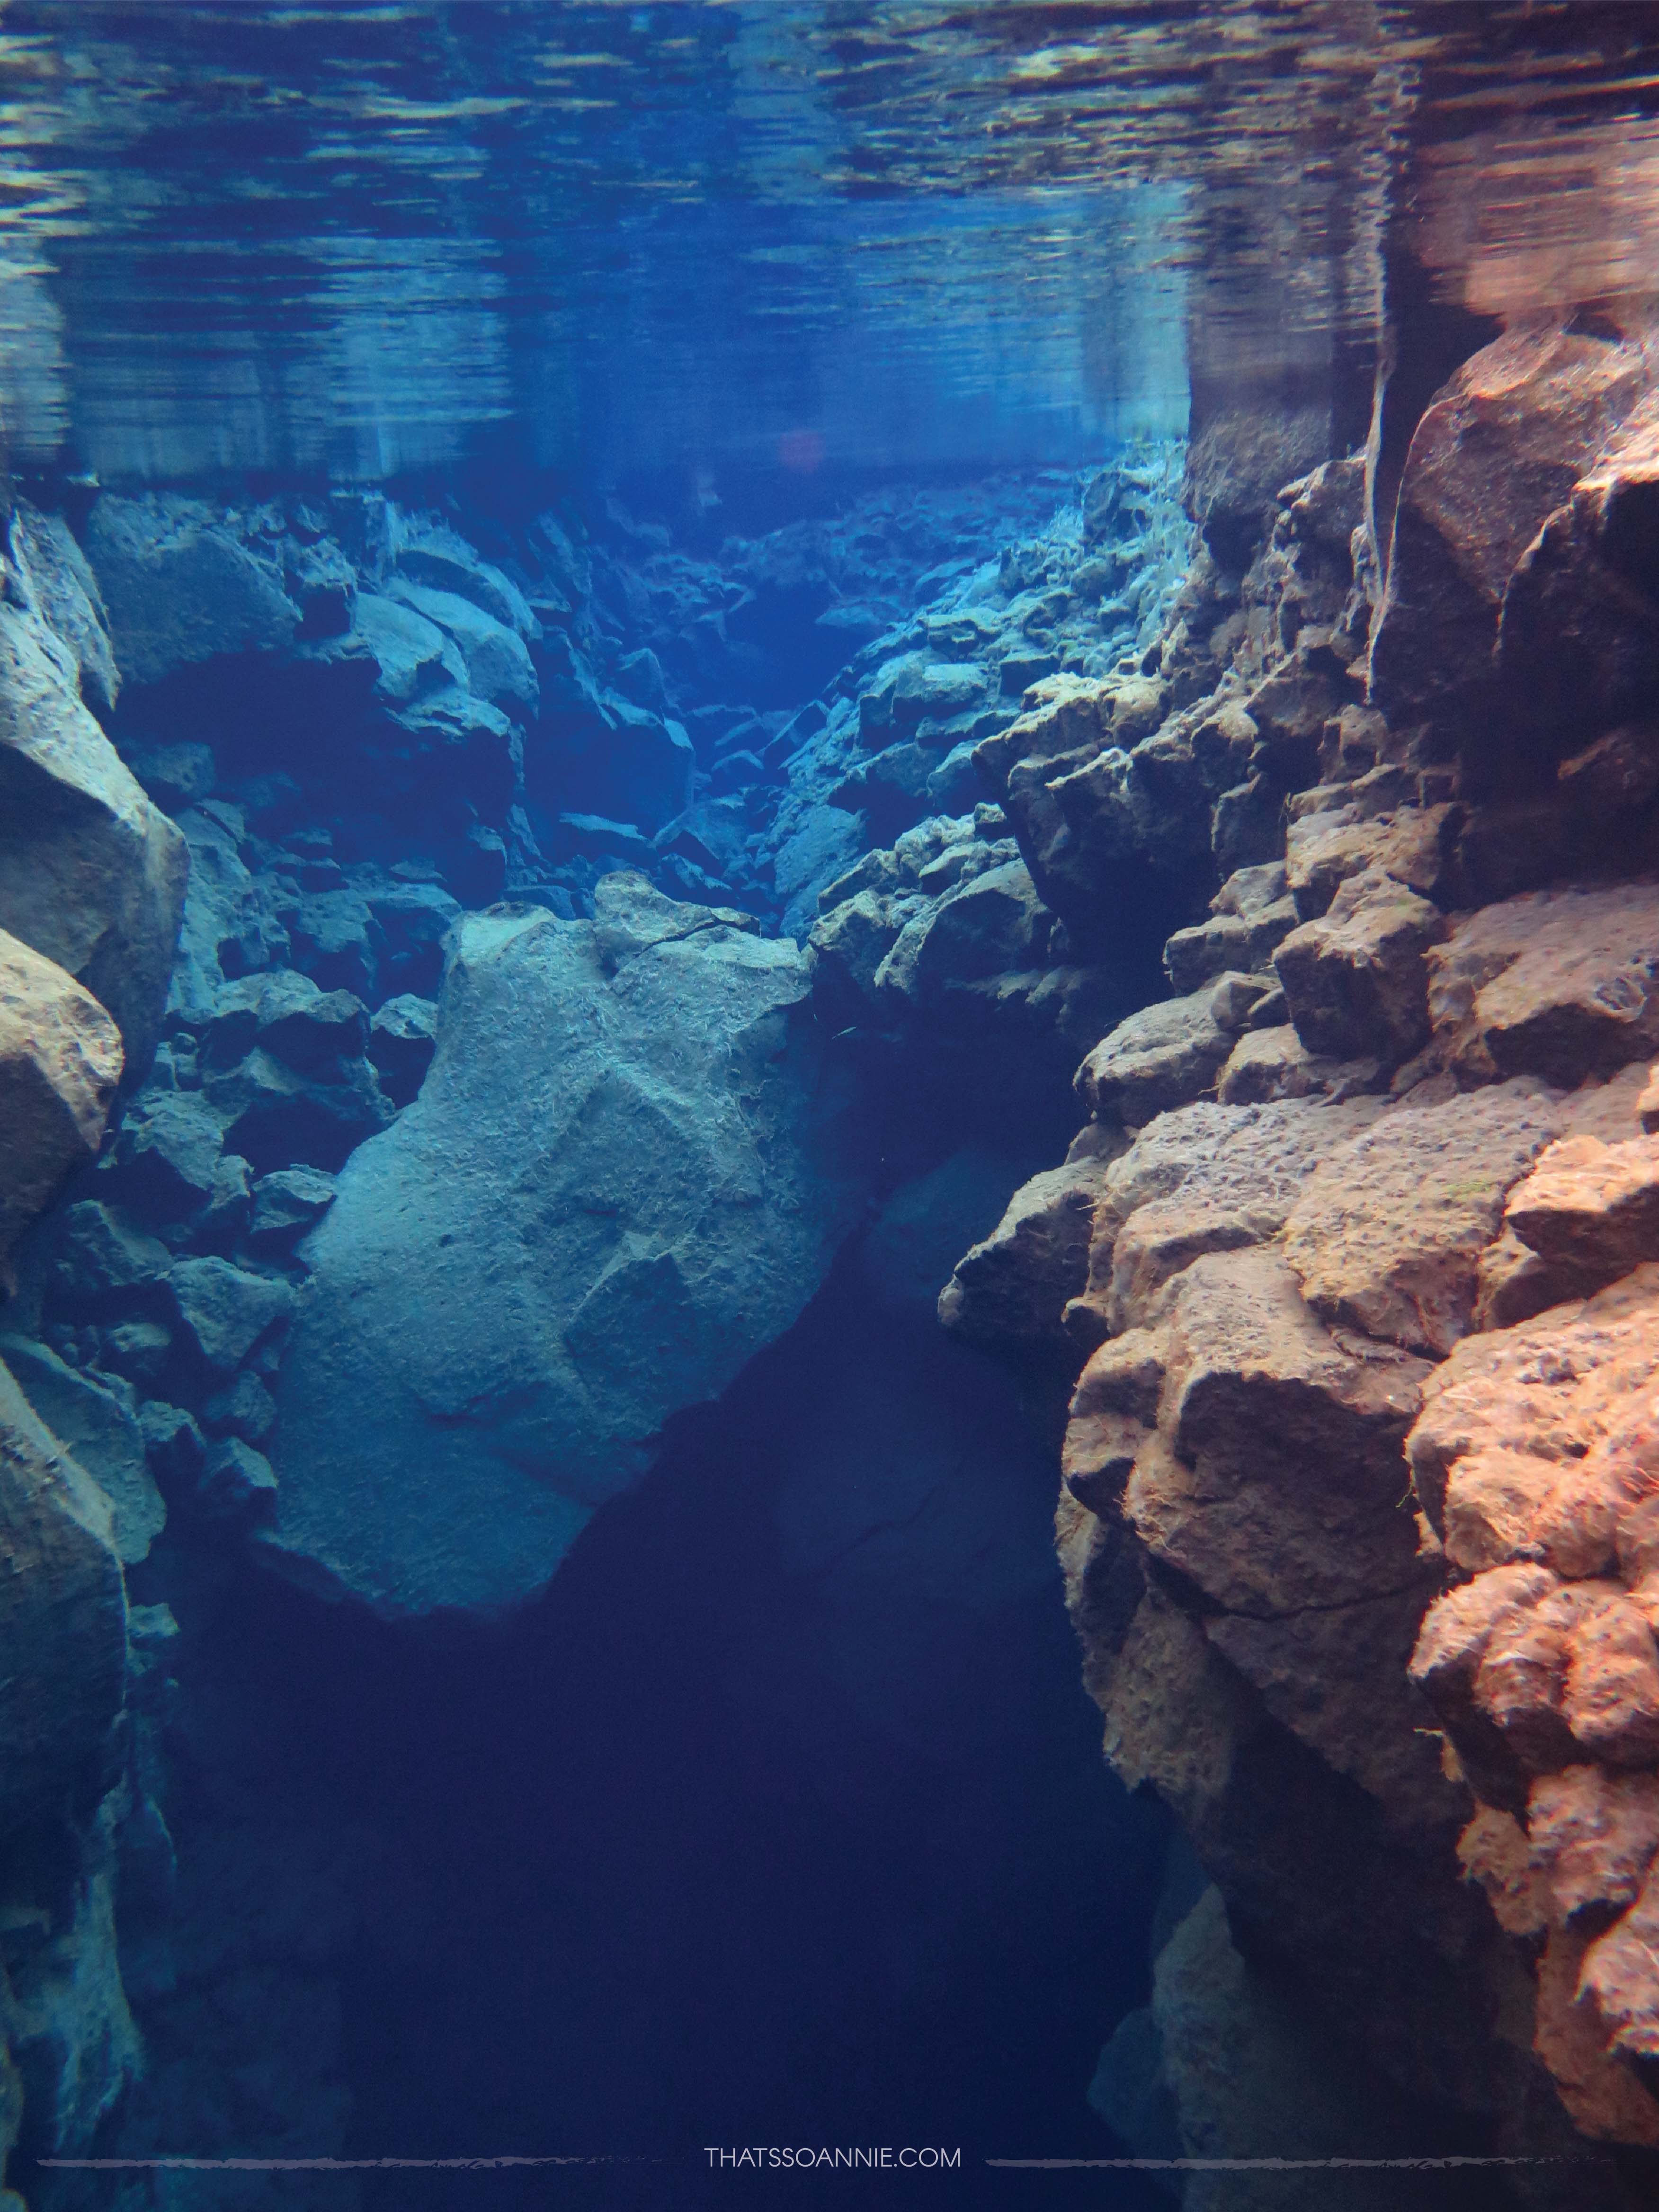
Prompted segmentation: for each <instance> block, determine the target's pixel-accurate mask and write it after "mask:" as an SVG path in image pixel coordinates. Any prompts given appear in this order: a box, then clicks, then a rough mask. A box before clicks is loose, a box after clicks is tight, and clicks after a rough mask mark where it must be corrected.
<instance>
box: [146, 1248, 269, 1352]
mask: <svg viewBox="0 0 1659 2212" xmlns="http://www.w3.org/2000/svg"><path fill="white" fill-rule="evenodd" d="M167 1290H168V1292H169V1293H170V1295H171V1297H172V1300H173V1307H174V1309H175V1310H176V1311H177V1313H178V1316H179V1321H180V1322H181V1323H182V1324H183V1326H184V1328H185V1334H186V1336H187V1338H188V1340H189V1341H190V1342H191V1344H192V1345H193V1346H194V1347H195V1349H196V1350H197V1352H199V1353H200V1354H201V1356H202V1358H203V1359H204V1360H205V1361H206V1363H207V1364H208V1365H209V1366H210V1368H212V1369H214V1370H216V1372H217V1373H219V1374H222V1375H228V1374H231V1373H232V1372H234V1370H235V1369H236V1368H238V1367H240V1365H241V1364H242V1362H243V1361H244V1360H245V1359H246V1358H247V1356H248V1354H249V1352H252V1349H253V1347H254V1346H255V1345H256V1344H258V1341H259V1340H260V1339H261V1338H262V1337H264V1336H265V1335H267V1334H270V1332H271V1331H272V1330H274V1329H276V1328H278V1327H279V1326H280V1325H281V1323H282V1322H284V1321H286V1320H287V1319H288V1317H289V1315H290V1314H291V1313H292V1311H293V1310H294V1292H293V1291H292V1289H291V1288H290V1287H289V1285H288V1284H287V1283H285V1282H281V1281H278V1280H276V1279H274V1278H273V1277H271V1276H270V1275H253V1274H250V1273H248V1271H247V1270H246V1268H245V1267H233V1266H232V1265H231V1263H230V1261H228V1260H222V1259H219V1258H217V1257H216V1256H213V1255H210V1256H209V1257H207V1258H205V1259H196V1260H179V1261H174V1263H173V1267H172V1268H171V1269H170V1270H169V1272H168V1274H167Z"/></svg>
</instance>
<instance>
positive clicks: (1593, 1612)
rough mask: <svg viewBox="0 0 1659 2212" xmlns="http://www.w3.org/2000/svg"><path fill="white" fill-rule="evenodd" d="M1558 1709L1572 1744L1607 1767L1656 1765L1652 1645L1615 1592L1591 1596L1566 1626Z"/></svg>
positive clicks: (1656, 1663)
mask: <svg viewBox="0 0 1659 2212" xmlns="http://www.w3.org/2000/svg"><path fill="white" fill-rule="evenodd" d="M1578 1587H1579V1588H1581V1589H1597V1586H1596V1585H1595V1584H1590V1583H1585V1584H1581V1585H1578ZM1562 1710H1563V1713H1564V1715H1565V1719H1566V1723H1567V1725H1568V1727H1569V1728H1571V1730H1572V1733H1573V1737H1574V1739H1575V1741H1577V1742H1578V1743H1581V1744H1582V1745H1583V1747H1584V1749H1585V1750H1586V1751H1587V1752H1589V1753H1591V1754H1592V1755H1593V1756H1594V1757H1595V1758H1597V1759H1605V1760H1606V1761H1607V1763H1608V1764H1609V1765H1614V1766H1656V1765H1659V1645H1656V1644H1655V1642H1654V1634H1653V1631H1652V1629H1651V1628H1650V1626H1648V1623H1647V1621H1646V1620H1645V1619H1644V1617H1643V1615H1642V1613H1641V1612H1640V1611H1639V1609H1638V1607H1635V1606H1633V1605H1632V1603H1631V1602H1630V1601H1629V1600H1628V1599H1627V1598H1626V1596H1625V1595H1624V1594H1623V1592H1622V1591H1621V1590H1620V1589H1618V1588H1617V1586H1616V1585H1614V1586H1610V1587H1606V1588H1601V1589H1597V1597H1596V1601H1595V1602H1594V1603H1593V1604H1591V1605H1589V1606H1587V1607H1585V1608H1584V1610H1583V1613H1582V1615H1581V1617H1580V1618H1579V1620H1577V1622H1576V1623H1575V1624H1574V1626H1573V1628H1572V1632H1571V1636H1570V1638H1569V1639H1568V1644H1567V1665H1566V1679H1565V1691H1564V1697H1563V1705H1562Z"/></svg>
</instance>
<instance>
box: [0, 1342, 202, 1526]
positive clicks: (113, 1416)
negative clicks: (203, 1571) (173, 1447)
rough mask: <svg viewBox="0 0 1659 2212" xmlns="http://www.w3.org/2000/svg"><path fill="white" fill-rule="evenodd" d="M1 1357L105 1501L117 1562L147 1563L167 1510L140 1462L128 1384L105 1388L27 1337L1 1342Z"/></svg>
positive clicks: (141, 1449)
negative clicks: (107, 1502) (106, 1501)
mask: <svg viewBox="0 0 1659 2212" xmlns="http://www.w3.org/2000/svg"><path fill="white" fill-rule="evenodd" d="M0 1355H3V1357H4V1359H5V1363H6V1366H7V1368H8V1370H9V1372H10V1374H11V1376H12V1379H13V1380H14V1381H15V1383H16V1384H17V1385H18V1388H19V1389H21V1391H22V1393H23V1395H24V1396H25V1397H26V1398H27V1400H28V1401H29V1403H30V1405H31V1406H33V1408H34V1410H35V1412H36V1413H38V1414H39V1415H40V1419H41V1420H42V1422H44V1424H45V1425H46V1427H47V1428H49V1429H50V1430H51V1431H52V1434H53V1436H54V1437H57V1439H58V1442H59V1443H61V1444H62V1445H63V1446H64V1449H65V1450H66V1451H68V1452H70V1454H71V1455H73V1457H74V1458H75V1460H76V1463H77V1464H78V1465H79V1466H80V1467H81V1468H82V1469H83V1470H84V1471H85V1472H86V1473H87V1474H88V1475H90V1476H91V1478H92V1480H94V1482H95V1483H96V1484H97V1485H98V1487H99V1489H100V1491H102V1492H103V1494H104V1496H105V1497H106V1498H107V1499H108V1501H109V1528H110V1541H111V1542H112V1544H113V1546H114V1547H115V1552H116V1556H117V1557H118V1559H120V1560H121V1562H122V1563H123V1565H126V1566H133V1565H137V1562H138V1561H139V1560H140V1559H146V1558H148V1557H149V1547H150V1545H151V1544H152V1543H153V1542H154V1541H155V1538H156V1537H157V1536H158V1535H159V1534H161V1528H162V1526H163V1524H164V1523H165V1522H166V1520H167V1508H166V1506H164V1505H163V1504H162V1503H161V1494H160V1492H158V1491H157V1489H156V1487H155V1483H154V1481H153V1480H151V1478H150V1473H149V1467H148V1465H147V1464H146V1462H145V1456H144V1437H143V1430H142V1429H141V1428H140V1427H139V1425H138V1417H137V1411H136V1409H135V1407H134V1405H133V1403H132V1401H131V1393H130V1392H129V1391H128V1390H127V1389H126V1386H125V1384H124V1383H118V1384H117V1385H116V1387H115V1388H114V1389H106V1388H105V1387H104V1385H103V1384H102V1383H95V1382H94V1381H93V1380H92V1379H91V1377H90V1376H86V1375H83V1374H82V1373H81V1371H80V1370H79V1369H78V1368H74V1367H69V1366H66V1365H65V1364H64V1362H63V1361H62V1360H61V1359H59V1358H58V1356H57V1354H56V1353H55V1352H49V1351H48V1350H47V1348H46V1346H45V1345H44V1344H36V1343H34V1342H33V1340H30V1339H28V1338H27V1337H19V1336H7V1337H4V1338H0Z"/></svg>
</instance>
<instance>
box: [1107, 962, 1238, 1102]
mask: <svg viewBox="0 0 1659 2212" xmlns="http://www.w3.org/2000/svg"><path fill="white" fill-rule="evenodd" d="M1269 988H1270V983H1269V981H1267V979H1264V978H1262V977H1259V976H1249V975H1222V976H1220V977H1218V979H1217V981H1215V982H1213V983H1206V985H1205V986H1204V987H1203V988H1202V989H1201V990H1199V991H1195V992H1193V993H1192V994H1190V995H1189V996H1188V997H1187V998H1184V999H1167V1000H1162V1001H1160V1002H1158V1004H1155V1005H1153V1006H1146V1007H1144V1008H1143V1009H1142V1010H1141V1012H1139V1013H1138V1014H1131V1015H1130V1016H1129V1018H1128V1019H1127V1021H1122V1022H1120V1023H1119V1024H1118V1025H1117V1027H1116V1028H1115V1030H1113V1031H1112V1032H1111V1034H1110V1035H1109V1036H1106V1037H1103V1039H1102V1040H1101V1042H1100V1043H1098V1044H1097V1046H1096V1047H1095V1048H1094V1050H1093V1051H1092V1052H1091V1054H1089V1057H1088V1058H1087V1059H1086V1060H1085V1061H1084V1063H1083V1065H1082V1066H1081V1067H1080V1068H1079V1070H1078V1075H1077V1087H1078V1089H1079V1091H1080V1092H1081V1093H1082V1095H1083V1096H1084V1097H1085V1099H1086V1100H1087V1101H1088V1104H1089V1109H1090V1111H1091V1113H1092V1114H1095V1115H1098V1116H1099V1117H1100V1118H1101V1119H1103V1120H1106V1119H1112V1118H1115V1119H1117V1120H1118V1121H1126V1122H1127V1123H1129V1124H1130V1126H1131V1127H1140V1125H1141V1124H1143V1123H1144V1122H1147V1121H1151V1120H1152V1117H1153V1115H1157V1114H1165V1113H1168V1112H1170V1110H1171V1109H1173V1108H1175V1107H1177V1106H1185V1105H1188V1104H1189V1103H1191V1102H1192V1101H1193V1100H1194V1099H1196V1098H1198V1097H1201V1095H1202V1094H1203V1093H1204V1092H1205V1091H1208V1090H1210V1089H1212V1087H1213V1085H1214V1083H1215V1079H1216V1077H1217V1075H1218V1073H1219V1072H1220V1070H1221V1067H1222V1066H1223V1064H1224V1063H1225V1060H1226V1059H1227V1057H1228V1055H1229V1054H1230V1053H1231V1051H1232V1048H1233V1046H1234V1044H1235V1042H1237V1037H1238V1035H1239V1032H1240V1031H1241V1030H1243V1027H1244V1024H1245V1023H1246V1022H1247V1021H1248V1019H1249V1014H1250V1010H1251V1008H1252V1007H1253V1006H1255V1003H1256V1002H1257V1001H1258V1000H1261V999H1262V998H1265V997H1266V995H1267V991H1268V989H1269Z"/></svg>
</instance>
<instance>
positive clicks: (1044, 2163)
mask: <svg viewBox="0 0 1659 2212" xmlns="http://www.w3.org/2000/svg"><path fill="white" fill-rule="evenodd" d="M985 2163H986V2165H987V2166H1017V2167H1023V2168H1025V2169H1028V2170H1030V2169H1036V2170H1041V2171H1048V2170H1060V2169H1063V2168H1069V2167H1073V2166H1087V2167H1091V2168H1098V2169H1101V2170H1103V2171H1105V2172H1111V2173H1324V2172H1329V2171H1331V2170H1333V2169H1335V2168H1340V2169H1342V2170H1345V2171H1347V2172H1352V2171H1353V2170H1355V2169H1356V2168H1358V2169H1359V2170H1360V2171H1362V2172H1370V2173H1375V2172H1386V2173H1439V2172H1445V2171H1446V2170H1447V2169H1448V2168H1450V2167H1454V2166H1607V2165H1610V2164H1611V2163H1612V2161H1611V2160H1610V2159H1608V2158H1607V2157H1606V2156H1605V2155H1600V2154H1596V2153H1595V2152H1589V2153H1586V2154H1584V2155H1583V2156H1582V2157H1564V2158H1463V2157H1444V2158H987V2160H985Z"/></svg>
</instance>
